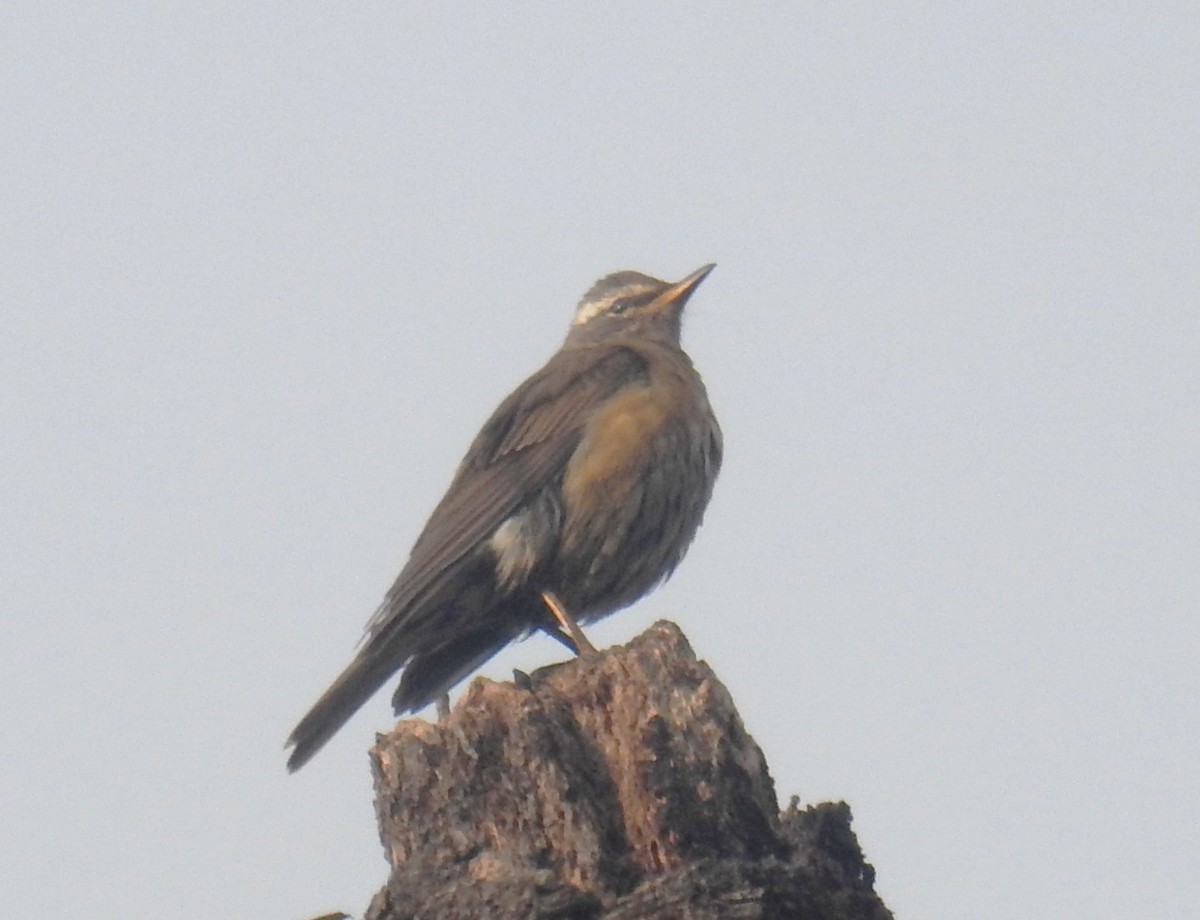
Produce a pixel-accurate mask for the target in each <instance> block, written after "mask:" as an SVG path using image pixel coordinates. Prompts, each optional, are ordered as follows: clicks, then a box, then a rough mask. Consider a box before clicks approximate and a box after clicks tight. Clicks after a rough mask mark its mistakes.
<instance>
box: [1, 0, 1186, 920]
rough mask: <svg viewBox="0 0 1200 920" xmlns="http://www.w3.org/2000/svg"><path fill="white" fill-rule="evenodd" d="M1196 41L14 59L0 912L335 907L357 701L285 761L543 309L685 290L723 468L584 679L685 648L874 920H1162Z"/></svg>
mask: <svg viewBox="0 0 1200 920" xmlns="http://www.w3.org/2000/svg"><path fill="white" fill-rule="evenodd" d="M252 6H253V5H252ZM1198 10H1200V7H1197V6H1196V4H1194V3H1185V2H1176V3H1159V4H1125V3H1099V4H1097V3H1037V4H1013V3H976V4H966V5H964V4H949V3H947V4H930V3H914V4H904V5H891V4H868V3H836V4H807V5H801V4H798V3H795V4H759V5H744V6H738V8H737V11H736V12H734V11H732V5H729V6H728V7H726V6H725V5H704V4H700V5H697V4H695V3H676V4H657V5H655V6H654V8H653V10H652V11H650V10H647V9H646V7H645V6H644V5H643V4H604V5H600V4H595V5H592V6H590V7H584V6H583V5H581V4H558V5H551V4H540V5H537V6H536V8H535V7H534V6H533V5H528V6H527V7H526V8H525V9H524V10H521V11H514V10H512V9H504V10H499V9H497V8H495V7H494V6H493V5H485V4H474V5H472V4H461V5H458V6H455V7H450V6H449V5H433V4H423V5H419V6H416V5H412V4H376V5H369V6H357V7H353V8H345V7H344V6H339V5H333V6H330V5H329V4H287V5H285V6H282V7H281V6H277V5H275V6H270V7H265V8H263V9H249V8H247V6H246V5H245V4H208V5H206V6H204V7H203V8H200V7H183V6H174V7H172V6H170V5H164V4H123V5H120V7H119V8H110V9H103V8H97V7H95V6H87V5H82V4H57V5H52V6H49V7H48V6H46V5H36V4H35V5H30V4H26V5H22V6H18V7H14V8H13V9H12V10H10V12H9V13H8V14H7V15H6V16H5V17H4V18H5V22H4V26H3V29H0V85H2V86H3V88H4V91H3V93H2V94H0V118H2V134H0V137H2V138H3V139H2V140H0V167H2V170H3V175H4V176H5V181H4V183H3V186H2V188H0V230H2V233H3V248H2V251H3V263H4V270H3V272H0V303H2V304H3V308H4V324H3V326H4V334H3V335H2V336H0V361H2V374H3V387H2V388H0V408H2V412H3V438H2V441H0V482H2V483H3V496H2V501H3V509H4V510H3V515H2V521H3V523H2V526H3V552H2V554H0V605H2V611H3V618H2V620H0V630H2V633H0V635H2V642H0V693H2V696H3V700H4V703H3V707H2V709H0V736H2V737H3V738H4V739H5V744H4V749H3V754H2V755H0V788H2V790H3V795H2V796H0V802H2V803H3V805H2V808H3V814H2V819H0V826H2V827H3V832H2V833H0V847H2V849H0V864H2V865H4V866H5V870H4V875H5V881H4V883H3V885H2V887H0V913H3V914H4V915H5V916H12V917H18V916H19V917H28V918H41V917H46V918H50V917H61V916H70V915H80V916H98V917H148V916H161V915H162V913H163V909H164V906H169V908H170V913H171V914H172V915H173V916H177V917H181V918H209V917H213V916H228V917H243V916H244V917H277V918H297V920H299V918H304V917H309V916H312V915H314V914H316V913H319V912H321V911H323V910H332V909H334V908H341V909H345V910H350V911H353V912H356V913H357V912H359V911H361V910H362V909H364V908H365V906H366V904H367V901H368V899H369V898H370V896H371V894H372V893H373V891H374V890H375V889H376V888H377V887H378V886H379V885H380V884H381V883H382V881H383V879H384V877H385V873H386V866H385V864H384V861H383V859H382V856H381V853H380V850H379V846H378V842H377V839H376V834H375V826H374V820H373V817H372V810H371V786H370V776H369V773H368V769H367V760H366V755H365V750H366V749H367V747H368V746H369V745H370V743H371V742H372V740H373V737H374V735H373V733H374V732H375V731H381V730H385V729H387V728H388V727H389V726H390V725H391V724H392V720H391V718H390V714H389V711H388V706H387V694H381V695H380V696H379V698H377V699H376V700H374V701H372V703H370V704H369V705H368V706H367V707H366V708H365V709H364V710H363V712H362V713H360V715H359V716H358V717H357V718H356V719H355V720H353V721H352V722H351V723H350V724H349V725H348V726H347V727H346V728H345V729H344V730H343V731H342V732H341V733H340V734H339V735H338V736H337V738H336V739H335V740H334V741H333V742H332V743H331V745H330V746H329V747H328V748H327V749H326V750H325V751H323V752H322V753H321V755H320V756H318V757H317V759H316V760H315V761H314V762H313V763H312V764H311V765H310V766H308V767H307V768H306V769H304V770H303V771H302V772H301V773H299V774H298V775H296V776H292V777H289V776H288V775H287V774H286V773H285V771H284V766H283V764H284V753H283V750H282V743H283V740H284V738H285V737H286V735H287V732H288V731H289V730H290V728H291V727H292V725H293V723H294V722H295V720H296V719H297V718H298V717H299V716H300V715H301V714H302V713H303V712H304V710H305V709H306V708H307V707H308V705H309V704H310V703H311V702H312V701H313V699H314V698H315V697H316V695H317V694H318V693H319V692H320V691H321V690H322V689H323V688H324V687H325V685H326V684H327V682H328V681H329V680H330V679H331V678H332V677H333V676H334V675H335V674H336V672H337V671H338V670H339V669H340V668H341V667H342V666H343V665H344V664H345V663H346V661H347V660H348V658H349V656H350V654H351V652H352V650H353V647H354V644H355V643H356V641H357V640H358V637H359V635H360V630H361V627H362V625H363V624H364V623H365V621H366V619H367V617H368V616H369V614H370V613H371V611H372V610H373V609H374V607H375V605H376V604H377V602H378V600H379V599H380V597H381V595H382V593H383V591H384V590H385V589H386V588H387V586H388V585H389V584H390V583H391V580H392V578H393V577H394V576H395V573H396V571H397V570H398V569H399V566H400V564H401V562H402V561H403V558H404V556H405V555H406V554H407V552H408V549H409V546H410V545H411V541H412V539H413V538H414V536H415V535H416V532H417V531H418V529H419V528H420V526H421V524H422V523H423V522H424V519H425V516H426V515H427V513H428V511H429V510H430V509H431V508H432V506H433V504H434V503H435V502H436V500H437V499H438V498H439V497H440V494H441V491H442V489H443V488H444V487H445V485H446V483H447V482H448V480H449V477H450V474H451V472H452V470H453V468H454V465H455V464H456V463H457V461H458V458H459V456H460V455H461V453H462V451H463V450H464V449H465V447H466V445H467V443H468V442H469V441H470V439H471V437H472V436H473V435H474V433H475V431H476V430H477V428H478V426H479V424H480V423H481V422H482V421H483V419H484V418H486V416H487V415H488V414H489V413H490V411H491V410H492V408H493V407H494V405H495V403H496V402H497V401H498V400H499V399H500V398H501V397H502V396H503V395H504V394H505V393H507V392H508V390H509V389H511V387H512V386H514V385H515V384H516V383H517V382H519V381H520V380H521V379H522V378H523V377H524V376H525V375H526V374H527V373H529V372H531V371H533V370H534V369H536V368H537V367H538V366H539V365H540V364H541V362H542V361H543V360H544V359H545V358H546V357H547V356H548V355H549V354H550V353H551V352H552V351H553V349H554V348H556V347H557V344H558V342H559V340H560V339H561V337H562V335H563V334H564V332H565V330H566V326H567V322H568V320H569V318H570V314H571V310H572V308H573V306H574V303H575V301H576V300H577V299H578V297H579V295H580V294H581V293H582V292H583V291H584V290H586V288H587V287H588V286H589V285H590V284H591V283H592V281H593V280H595V279H596V278H597V277H598V276H600V275H603V274H606V273H607V272H609V271H612V270H615V269H620V268H637V269H640V270H643V271H647V272H650V273H652V274H657V275H660V276H663V277H669V278H676V277H681V276H682V275H684V274H685V273H687V272H690V271H691V270H692V269H694V268H696V267H698V266H699V265H701V264H703V263H705V262H708V261H715V262H717V263H718V265H719V267H718V269H717V271H716V272H715V273H714V274H713V275H712V277H711V278H709V280H708V281H707V282H706V283H705V284H704V286H703V287H702V288H701V289H700V291H699V292H698V294H697V296H696V297H695V298H694V299H693V301H692V304H691V306H690V307H689V315H688V321H687V328H686V329H685V339H686V343H687V345H688V348H689V350H690V352H691V354H692V355H693V357H694V358H695V360H696V363H697V365H698V366H699V367H700V369H701V371H702V373H703V374H704V376H705V379H706V381H707V382H708V386H709V390H710V393H711V396H712V400H713V403H714V405H715V406H716V409H717V412H718V414H719V415H720V418H721V421H722V424H723V426H724V429H725V436H726V445H727V459H726V465H725V469H724V472H723V474H722V478H721V480H720V481H719V482H718V484H717V489H716V496H715V498H714V501H713V505H712V506H711V509H710V513H709V516H708V519H707V522H706V525H705V527H704V528H703V530H702V531H701V534H700V537H699V538H698V540H697V543H696V545H695V546H694V548H693V550H692V552H691V554H690V556H689V557H688V559H687V560H686V561H685V562H684V564H683V566H682V567H681V568H680V570H679V572H678V573H677V575H676V577H675V579H674V580H673V581H672V582H671V583H670V584H669V585H668V586H667V587H666V588H664V589H662V590H661V591H659V592H658V593H656V594H654V595H652V596H651V597H650V598H647V599H646V600H644V601H643V602H641V603H639V604H637V605H636V606H635V607H633V608H632V609H630V610H628V611H626V612H624V613H622V614H619V615H617V616H615V617H613V618H611V619H609V620H608V621H606V622H605V623H603V624H601V625H600V626H599V627H598V628H597V629H596V630H595V631H594V636H593V638H594V639H596V640H597V641H598V642H600V643H605V644H608V643H614V642H622V641H626V640H628V639H629V638H631V637H632V636H634V635H635V634H637V633H638V632H639V631H641V630H642V629H643V628H645V627H646V626H647V625H648V624H649V623H651V622H652V621H653V620H655V619H657V618H659V617H671V618H674V619H677V620H678V621H679V622H680V623H681V625H682V626H683V628H684V629H685V631H686V632H687V634H688V636H689V637H690V639H691V640H692V643H693V645H694V646H695V648H696V650H697V652H698V653H699V654H700V655H701V656H702V657H704V658H706V659H707V660H708V661H709V662H710V663H711V664H712V666H713V667H714V668H715V669H716V671H717V673H718V674H719V675H720V677H721V678H722V679H723V680H724V681H725V682H726V683H727V684H728V686H729V688H730V690H731V691H732V693H733V696H734V698H735V699H736V701H737V703H738V704H739V706H740V708H741V712H742V715H743V717H744V718H745V721H746V723H747V726H748V728H749V729H750V731H751V732H752V733H753V734H754V736H755V738H756V739H757V740H758V742H759V743H760V744H761V745H762V747H763V748H764V750H765V753H766V755H767V758H768V761H769V763H770V765H771V768H772V771H773V773H774V776H775V781H776V784H777V788H778V792H779V794H780V798H781V800H784V801H786V799H787V797H788V796H789V795H791V794H793V793H796V794H799V795H800V796H801V797H802V799H803V800H804V801H808V802H815V801H821V800H824V799H837V798H844V799H846V800H847V801H849V802H850V804H851V806H852V807H853V809H854V813H855V818H856V823H855V827H856V830H857V832H858V834H859V838H860V840H861V842H862V844H863V846H864V848H865V850H866V852H867V855H868V858H869V859H871V860H872V861H873V862H874V863H875V864H876V865H877V867H878V870H879V879H878V888H879V890H880V892H881V893H882V895H883V897H884V898H885V899H886V901H887V902H888V904H889V905H890V906H891V907H892V908H893V909H894V910H895V911H896V912H897V914H898V915H899V916H901V917H912V918H916V917H922V918H932V920H940V918H945V920H957V918H963V917H971V918H975V920H990V918H995V920H1001V918H1004V920H1009V918H1012V917H1042V916H1045V917H1056V916H1085V915H1086V916H1088V917H1091V918H1099V920H1108V918H1112V920H1134V918H1142V917H1145V918H1150V917H1154V918H1158V917H1168V916H1170V917H1183V916H1187V915H1189V913H1191V912H1192V911H1194V907H1195V904H1196V903H1197V901H1200V876H1198V875H1197V873H1196V871H1195V861H1196V854H1197V853H1198V852H1200V830H1198V828H1200V795H1198V793H1197V789H1196V771H1197V766H1196V765H1197V763H1198V762H1200V676H1198V668H1197V660H1198V659H1200V623H1198V618H1197V612H1196V606H1197V605H1196V598H1197V596H1198V594H1200V574H1198V567H1197V554H1198V552H1197V551H1198V549H1200V477H1198V475H1197V469H1196V467H1197V461H1196V457H1197V453H1198V452H1200V423H1198V413H1197V404H1198V401H1200V369H1198V368H1200V309H1198V305H1200V296H1198V295H1200V269H1198V268H1197V265H1198V262H1200V251H1198V250H1200V179H1198V178H1197V177H1198V175H1200V170H1198V169H1197V164H1198V160H1197V150H1200V64H1198V63H1197V61H1198V60H1200V58H1198V56H1197V52H1196V49H1197V47H1200V12H1198ZM560 654H561V650H560V649H559V648H558V647H557V646H556V645H555V644H553V643H552V642H550V641H549V640H546V639H541V638H534V639H530V640H529V641H527V642H525V643H523V644H522V645H520V646H517V647H515V648H514V649H512V650H510V651H509V652H507V653H505V654H504V655H502V656H501V657H499V658H497V659H495V660H494V661H493V662H492V664H491V665H489V667H488V668H487V669H486V671H485V673H487V674H489V675H492V676H496V677H504V676H505V675H507V674H510V673H511V669H512V668H513V667H523V668H532V667H536V666H538V665H540V664H544V663H547V662H548V661H551V660H555V659H556V658H558V657H559V656H560Z"/></svg>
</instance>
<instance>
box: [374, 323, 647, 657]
mask: <svg viewBox="0 0 1200 920" xmlns="http://www.w3.org/2000/svg"><path fill="white" fill-rule="evenodd" d="M644 373H645V362H644V359H643V358H642V357H641V356H640V355H639V354H638V353H637V352H636V351H634V350H632V349H626V348H622V347H613V346H612V345H608V346H592V347H581V348H571V349H564V350H561V351H559V352H558V353H557V354H555V355H554V357H552V358H551V359H550V361H549V362H548V363H547V364H546V366H545V367H543V368H542V369H541V370H540V371H538V372H537V373H535V374H534V375H533V376H532V377H530V378H529V379H528V380H526V381H525V382H524V383H522V384H521V385H520V386H519V387H517V389H516V390H514V391H513V392H512V394H511V395H510V396H509V397H508V398H507V399H505V400H504V402H503V403H501V404H500V406H499V407H498V408H497V409H496V411H495V412H494V413H493V414H492V417H491V418H490V419H488V421H487V423H486V424H485V425H484V426H483V429H482V430H481V431H480V432H479V434H478V435H477V436H476V438H475V441H474V442H473V443H472V444H471V447H470V449H469V450H468V451H467V455H466V456H465V457H464V458H463V461H462V463H461V464H460V465H459V468H458V472H457V473H456V474H455V477H454V481H453V482H452V483H451V485H450V488H449V489H448V490H447V491H446V495H445V497H444V498H443V499H442V500H441V502H440V503H439V504H438V506H437V507H436V508H435V509H434V510H433V514H432V515H430V518H429V521H428V522H427V523H426V525H425V529H424V530H423V531H422V532H421V535H420V537H418V538H417V542H416V544H415V545H414V546H413V551H412V555H411V556H410V557H409V560H408V563H407V564H406V565H405V566H404V569H403V571H401V573H400V576H399V577H398V578H397V579H396V582H395V584H393V585H392V587H391V589H390V590H389V591H388V593H387V596H386V598H385V599H384V602H383V604H382V605H380V608H379V610H377V611H376V612H375V615H374V616H373V617H372V618H371V621H370V623H368V624H367V634H368V637H369V640H374V639H376V638H377V637H379V636H380V635H381V634H383V633H389V634H390V633H392V632H393V630H395V629H400V630H403V628H404V624H405V621H406V620H407V619H408V617H409V614H410V613H411V612H412V611H413V610H414V609H415V608H417V607H418V606H419V604H420V602H421V600H422V599H423V598H424V597H427V596H428V595H429V593H430V592H431V591H434V590H436V589H437V588H438V587H440V585H441V582H442V579H443V578H445V577H448V574H449V572H450V571H451V570H452V568H453V566H454V565H455V563H457V562H458V561H460V560H461V559H462V558H463V557H464V556H466V555H467V554H468V553H470V552H471V551H472V550H473V549H474V548H475V547H476V546H478V545H479V544H480V543H481V542H482V541H484V540H487V539H489V538H490V537H491V536H492V534H493V533H495V531H496V528H497V527H499V526H500V524H502V523H503V522H504V521H505V520H506V519H507V518H508V517H509V516H510V515H512V514H513V513H514V512H516V511H517V510H518V509H520V508H521V506H522V505H524V504H525V503H526V502H527V501H528V500H529V499H531V498H532V497H533V496H534V495H536V494H537V493H538V492H539V491H540V490H541V488H543V487H544V486H545V485H546V484H547V483H550V482H552V481H554V480H555V479H556V478H557V477H558V476H559V474H560V473H561V471H562V469H563V468H564V466H565V465H566V463H567V460H568V459H569V458H570V456H571V453H572V452H573V451H574V450H575V448H576V447H577V446H578V444H579V441H580V438H581V436H582V433H583V429H584V426H585V424H586V422H587V418H588V416H589V412H588V409H590V408H591V407H594V406H596V405H597V404H598V403H600V402H603V401H604V400H605V399H607V398H608V397H610V396H612V395H613V394H614V393H615V392H617V390H619V389H620V388H621V387H622V386H623V385H626V384H628V383H629V382H631V381H632V380H637V379H639V378H641V377H642V376H643V375H644Z"/></svg>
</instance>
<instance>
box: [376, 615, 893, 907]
mask: <svg viewBox="0 0 1200 920" xmlns="http://www.w3.org/2000/svg"><path fill="white" fill-rule="evenodd" d="M517 678H518V679H517V680H515V681H514V682H513V683H503V684H502V683H495V682H493V681H488V680H484V679H482V678H480V679H476V680H475V681H474V682H473V683H472V684H471V686H470V687H469V689H468V690H467V691H466V693H465V694H464V695H463V697H462V699H461V700H460V701H459V703H458V704H457V706H455V708H454V710H453V712H451V713H450V715H449V716H448V717H447V718H446V719H445V720H443V721H440V722H437V723H431V722H426V721H424V720H421V719H407V720H404V721H402V722H400V723H399V724H398V725H397V726H396V728H395V730H394V731H392V732H391V733H390V734H387V735H381V736H379V738H378V739H377V743H376V746H375V748H374V749H373V750H372V752H371V756H372V764H373V770H374V774H375V789H376V813H377V815H378V819H379V828H380V838H381V840H382V842H383V846H384V851H385V853H386V855H387V858H388V861H389V863H390V865H391V869H392V871H391V876H390V878H389V879H388V881H387V884H386V885H385V886H384V888H383V890H381V891H380V892H379V893H378V894H377V895H376V896H375V898H374V900H373V901H372V903H371V906H370V909H369V910H368V913H367V918H368V920H481V918H486V920H491V918H496V920H507V918H513V920H517V918H520V920H529V918H544V920H551V918H553V920H585V918H586V920H635V918H637V920H649V918H660V920H667V918H686V920H726V918H729V920H732V918H739V920H741V918H747V920H748V918H764V920H765V918H804V920H885V918H890V917H891V914H890V913H889V911H888V910H887V908H886V907H884V905H883V903H882V902H881V901H880V900H879V898H878V897H877V896H876V895H875V893H874V891H873V888H872V885H873V882H874V870H873V869H872V868H871V866H869V865H867V864H866V863H865V862H864V861H863V856H862V852H861V850H860V849H859V847H858V843H857V841H856V839H855V837H854V834H853V832H852V831H851V830H850V810H849V808H848V807H847V806H846V805H845V804H844V803H838V804H829V803H827V804H824V805H818V806H815V807H810V808H806V809H803V810H802V809H799V808H798V807H797V805H796V803H795V800H793V802H792V804H791V805H790V806H789V807H788V809H787V810H786V811H784V812H783V813H782V814H781V813H780V811H779V807H778V803H777V801H776V798H775V789H774V784H773V783H772V781H771V777H770V775H769V774H768V772H767V767H766V763H765V761H764V759H763V756H762V751H761V750H759V747H758V745H757V744H755V743H754V740H753V739H752V738H751V737H750V736H749V735H748V734H747V733H746V730H745V728H743V726H742V722H741V718H740V717H739V716H738V713H737V711H736V709H735V708H734V705H733V701H732V699H731V698H730V696H729V693H728V691H727V690H726V689H725V687H724V686H723V685H722V684H721V682H720V681H718V680H717V678H716V676H715V675H714V674H713V672H712V670H711V669H710V668H709V667H708V665H706V664H705V663H704V662H702V661H699V660H697V659H696V656H695V654H694V653H693V652H692V650H691V648H690V647H689V645H688V643H687V640H686V639H685V638H684V636H683V633H682V632H680V630H679V628H678V627H677V626H675V625H674V624H672V623H667V622H659V623H656V624H655V625H654V626H652V627H651V628H650V629H649V630H647V631H646V632H645V633H643V634H642V635H641V636H639V637H638V638H636V639H635V640H634V641H633V642H631V643H629V644H628V645H626V646H619V647H616V648H613V649H610V650H608V651H604V652H601V653H599V654H597V655H595V656H593V657H588V658H578V659H574V660H572V661H568V662H565V663H563V664H560V665H554V666H551V667H548V668H543V669H542V670H541V671H538V672H536V673H535V674H533V675H517Z"/></svg>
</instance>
